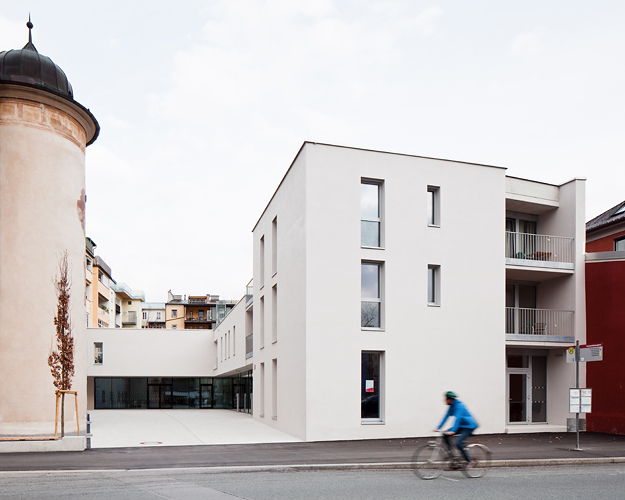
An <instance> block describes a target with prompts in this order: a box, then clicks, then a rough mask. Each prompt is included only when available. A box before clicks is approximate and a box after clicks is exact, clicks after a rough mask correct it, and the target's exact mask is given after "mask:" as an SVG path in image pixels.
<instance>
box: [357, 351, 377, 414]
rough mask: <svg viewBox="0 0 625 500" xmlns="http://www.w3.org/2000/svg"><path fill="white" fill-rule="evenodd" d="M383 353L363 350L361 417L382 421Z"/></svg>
mask: <svg viewBox="0 0 625 500" xmlns="http://www.w3.org/2000/svg"><path fill="white" fill-rule="evenodd" d="M382 355H383V353H381V352H368V351H363V352H362V364H361V368H360V373H361V384H360V386H361V389H360V418H361V419H363V420H365V421H366V420H369V421H371V420H373V421H378V422H379V421H382V396H383V391H382V383H383V378H382V361H383V359H382Z"/></svg>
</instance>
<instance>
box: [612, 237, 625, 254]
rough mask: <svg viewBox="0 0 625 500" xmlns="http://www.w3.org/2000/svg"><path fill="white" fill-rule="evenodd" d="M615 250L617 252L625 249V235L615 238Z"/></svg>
mask: <svg viewBox="0 0 625 500" xmlns="http://www.w3.org/2000/svg"><path fill="white" fill-rule="evenodd" d="M614 250H615V251H617V252H618V251H619V250H625V237H623V238H618V239H615V240H614Z"/></svg>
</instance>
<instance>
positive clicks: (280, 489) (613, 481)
mask: <svg viewBox="0 0 625 500" xmlns="http://www.w3.org/2000/svg"><path fill="white" fill-rule="evenodd" d="M624 492H625V465H609V466H584V467H543V468H534V467H523V468H504V469H492V470H490V471H489V472H488V474H487V475H486V476H485V477H483V478H481V479H468V478H465V477H464V476H462V475H461V474H460V473H458V472H445V473H444V474H443V476H441V477H439V478H438V479H435V480H432V481H422V480H420V479H417V478H416V477H415V476H414V475H413V474H412V472H410V471H408V470H385V471H380V470H352V471H336V470H330V471H308V472H304V471H297V472H294V471H289V470H282V471H275V472H230V473H215V472H209V471H208V470H206V469H168V470H132V471H82V472H1V473H0V498H1V499H28V500H37V499H46V500H49V499H57V498H58V499H63V500H72V499H74V498H89V499H94V500H98V499H102V500H104V499H106V500H126V499H133V500H157V499H158V500H164V499H165V500H200V499H202V500H234V499H249V500H265V499H266V500H274V499H289V500H295V499H302V500H322V499H323V500H325V499H341V500H369V499H371V500H374V499H375V500H380V499H388V500H404V499H420V500H421V499H430V498H431V499H442V500H445V499H458V498H462V499H463V500H464V499H466V500H473V499H475V500H495V499H496V500H501V499H511V500H516V499H519V500H533V499H541V500H549V499H564V500H576V499H588V498H592V500H607V499H609V500H613V499H618V498H624V497H625V493H624Z"/></svg>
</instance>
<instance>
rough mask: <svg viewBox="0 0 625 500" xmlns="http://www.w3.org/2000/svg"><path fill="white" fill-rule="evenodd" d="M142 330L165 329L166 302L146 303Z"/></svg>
mask: <svg viewBox="0 0 625 500" xmlns="http://www.w3.org/2000/svg"><path fill="white" fill-rule="evenodd" d="M142 308H143V310H142V313H141V314H142V318H143V319H142V321H141V327H142V328H165V302H144V303H143V306H142Z"/></svg>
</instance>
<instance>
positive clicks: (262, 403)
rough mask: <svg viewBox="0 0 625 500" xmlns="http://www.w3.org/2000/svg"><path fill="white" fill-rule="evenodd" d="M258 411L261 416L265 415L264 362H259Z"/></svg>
mask: <svg viewBox="0 0 625 500" xmlns="http://www.w3.org/2000/svg"><path fill="white" fill-rule="evenodd" d="M259 378H260V381H259V382H260V411H259V413H258V414H259V415H260V416H261V417H264V416H265V363H261V364H260V377H259Z"/></svg>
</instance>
